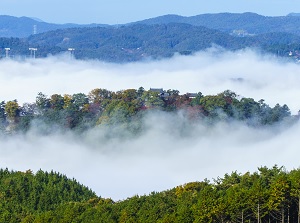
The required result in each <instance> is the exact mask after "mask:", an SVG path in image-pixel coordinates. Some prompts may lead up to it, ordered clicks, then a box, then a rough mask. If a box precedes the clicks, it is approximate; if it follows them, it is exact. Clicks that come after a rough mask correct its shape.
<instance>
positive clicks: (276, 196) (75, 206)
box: [0, 166, 300, 223]
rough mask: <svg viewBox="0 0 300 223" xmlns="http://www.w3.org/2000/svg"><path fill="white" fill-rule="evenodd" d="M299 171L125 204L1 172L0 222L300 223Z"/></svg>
mask: <svg viewBox="0 0 300 223" xmlns="http://www.w3.org/2000/svg"><path fill="white" fill-rule="evenodd" d="M299 172H300V170H299V169H295V170H292V171H290V172H288V171H286V170H284V169H283V168H282V167H281V168H278V167H277V166H274V167H273V168H270V169H269V168H267V167H261V168H259V170H258V171H257V172H254V173H249V172H247V173H245V174H239V173H237V172H232V173H231V174H225V176H224V177H223V178H218V179H217V180H215V182H213V183H210V182H209V181H207V180H204V181H202V182H191V183H187V184H184V185H181V186H178V187H176V188H173V189H170V190H167V191H163V192H159V193H158V192H152V193H150V194H149V195H144V196H134V197H131V198H128V199H126V200H123V201H118V202H114V201H112V200H111V199H103V198H99V197H96V196H95V194H94V193H93V192H91V191H90V190H89V189H88V188H86V187H83V186H82V185H80V184H78V183H77V182H76V181H75V180H69V179H67V178H66V177H65V176H63V175H60V174H58V173H54V172H51V173H47V172H43V171H41V170H40V171H38V172H37V173H36V174H33V173H32V172H31V171H30V170H28V171H26V172H25V173H22V172H13V171H8V170H7V169H5V170H3V169H1V170H0V198H1V199H0V222H141V223H142V222H143V223H144V222H145V223H147V222H149V223H150V222H151V223H152V222H178V223H179V222H180V223H181V222H201V223H207V222H212V223H213V222H258V221H259V222H279V221H280V222H286V221H285V220H284V219H289V222H290V223H296V222H298V213H299V205H298V201H299V194H300V192H299V190H300V187H299V182H300V178H299V177H300V174H299Z"/></svg>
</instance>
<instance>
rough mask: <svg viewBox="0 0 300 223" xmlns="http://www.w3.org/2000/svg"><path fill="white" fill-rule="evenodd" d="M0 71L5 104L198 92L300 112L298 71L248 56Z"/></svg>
mask: <svg viewBox="0 0 300 223" xmlns="http://www.w3.org/2000/svg"><path fill="white" fill-rule="evenodd" d="M0 66H1V70H0V83H1V88H0V100H5V101H9V100H13V99H17V100H18V101H19V102H20V103H24V102H34V101H35V97H36V96H37V93H38V92H43V93H44V94H46V95H52V94H55V93H58V94H73V93H80V92H81V93H86V94H87V93H88V92H89V91H91V90H92V89H94V88H105V89H108V90H113V91H118V90H121V89H128V88H135V89H137V88H139V87H141V86H143V87H144V88H145V89H146V90H148V89H149V88H150V87H153V88H164V89H176V90H179V91H180V93H181V94H184V93H187V92H199V91H200V92H202V93H203V94H204V95H207V94H217V93H220V92H222V91H224V90H227V89H230V90H232V91H235V92H236V93H237V94H239V95H241V96H243V97H252V98H254V99H255V100H260V99H265V101H266V103H267V104H269V105H270V106H272V107H273V106H274V105H275V104H276V103H280V104H281V105H283V104H287V105H288V106H289V107H290V109H291V111H292V113H296V112H297V111H298V110H299V109H300V105H299V102H297V100H294V98H295V97H296V96H297V95H300V88H299V83H300V75H299V74H298V72H299V65H298V64H295V63H292V62H290V63H287V62H280V61H279V60H278V59H276V58H274V57H272V56H261V55H259V54H257V53H255V52H254V51H251V50H244V51H239V52H235V53H232V52H220V51H218V50H216V49H210V50H208V51H205V52H200V53H198V54H196V55H194V56H175V57H173V58H171V59H164V60H160V61H150V62H149V61H148V62H136V63H129V64H109V63H103V62H100V61H77V60H72V61H70V60H69V59H68V58H64V57H50V58H47V59H36V60H27V61H22V62H18V61H11V60H2V61H0Z"/></svg>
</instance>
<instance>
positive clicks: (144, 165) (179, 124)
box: [0, 49, 300, 200]
mask: <svg viewBox="0 0 300 223" xmlns="http://www.w3.org/2000/svg"><path fill="white" fill-rule="evenodd" d="M0 66H1V70H0V85H1V87H0V101H2V100H5V101H9V100H13V99H18V101H19V102H20V103H23V102H34V101H35V97H36V96H37V93H38V92H43V93H44V94H46V95H48V96H49V95H51V94H54V93H59V94H73V93H79V92H82V93H86V94H87V93H88V92H89V91H91V90H92V89H94V88H105V89H108V90H113V91H117V90H121V89H128V88H135V89H137V88H139V87H140V86H143V87H144V88H145V89H146V90H148V89H149V88H150V87H155V88H164V89H177V90H179V91H180V93H181V94H184V93H187V92H199V91H200V92H202V93H203V94H204V95H208V94H217V93H220V92H222V91H224V90H226V89H230V90H232V91H235V92H236V93H237V94H238V95H240V96H241V97H242V96H243V97H252V98H254V99H255V100H260V99H265V102H266V103H267V104H269V105H270V106H274V105H275V104H276V103H280V104H281V105H283V104H287V105H288V106H289V108H290V109H291V111H292V113H293V114H295V113H296V112H297V111H298V110H299V109H300V103H299V100H297V97H298V96H299V95H300V87H299V85H300V84H299V83H300V75H299V68H300V67H299V65H298V64H295V63H287V62H280V61H279V60H278V59H276V58H272V57H271V56H261V55H258V54H256V53H255V52H253V51H251V50H245V51H239V52H236V53H231V52H222V53H220V52H218V51H216V50H215V49H211V50H208V51H205V52H200V53H198V54H197V55H194V56H176V57H174V58H171V59H164V60H161V61H148V62H137V63H129V64H108V63H103V62H100V61H76V60H68V59H66V58H63V57H61V58H58V57H50V58H47V59H36V60H28V61H11V60H1V61H0ZM144 122H145V126H146V128H145V131H144V132H143V133H142V134H141V135H139V136H136V137H135V138H129V139H126V138H119V137H117V134H116V137H112V138H110V139H107V138H106V135H107V134H108V132H109V131H110V130H109V129H103V128H95V129H91V130H89V131H88V132H86V134H83V135H81V136H80V137H78V136H77V135H74V133H72V132H67V133H60V132H53V133H52V134H50V135H41V134H40V133H39V129H38V128H39V126H33V127H32V128H31V130H30V131H29V132H28V133H27V134H26V135H18V136H1V138H0V163H1V165H0V167H2V168H6V167H8V168H9V169H14V170H20V171H25V170H27V169H32V170H33V171H37V170H39V169H42V170H48V171H50V170H55V171H59V172H61V173H63V174H66V175H67V176H68V177H70V178H72V177H74V178H76V179H77V180H78V181H79V182H81V183H83V184H84V185H86V186H89V187H90V188H91V189H93V190H94V191H96V193H97V194H98V195H99V196H102V197H111V198H113V199H115V200H118V199H125V198H126V197H129V196H133V195H135V194H140V195H142V194H148V193H150V192H151V191H161V190H165V189H170V188H172V187H174V186H177V185H180V184H183V183H187V182H190V181H201V180H203V179H204V178H208V179H212V178H217V177H218V176H221V177H222V176H223V175H224V174H225V173H230V172H231V171H235V170H237V171H238V172H241V173H244V172H246V171H255V170H257V167H260V166H264V165H266V166H268V167H272V166H273V165H275V164H277V165H279V166H282V165H283V166H285V167H286V168H287V169H292V168H298V167H299V161H298V157H299V149H298V143H297V142H298V137H299V134H300V124H299V122H296V124H294V125H293V126H288V127H287V126H284V127H282V128H280V127H276V128H260V129H257V128H256V129H255V128H252V127H249V126H246V125H244V124H242V123H218V124H216V125H215V126H214V127H211V126H210V127H209V126H206V125H205V124H203V123H201V122H200V123H190V122H189V120H188V119H186V118H185V116H184V115H183V113H181V112H179V113H178V114H176V115H171V114H165V113H155V114H149V116H146V118H145V119H144ZM187 126H188V127H187ZM122 131H124V130H123V129H120V132H122Z"/></svg>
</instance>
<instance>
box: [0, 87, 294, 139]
mask: <svg viewBox="0 0 300 223" xmlns="http://www.w3.org/2000/svg"><path fill="white" fill-rule="evenodd" d="M154 110H159V111H162V112H167V113H176V112H179V111H180V112H182V115H184V116H186V118H187V120H189V121H191V122H193V123H196V122H197V121H208V123H211V124H214V123H216V122H218V121H232V120H236V121H241V122H245V123H246V124H248V125H250V126H253V127H255V126H263V125H273V124H275V123H280V122H282V121H285V120H290V122H289V123H293V122H294V121H295V120H296V119H295V118H293V117H292V116H291V113H290V110H289V108H288V106H287V105H283V106H280V105H279V104H276V105H275V106H274V108H271V107H270V106H269V105H267V104H266V103H265V102H264V100H260V101H258V102H257V101H255V100H254V99H253V98H241V99H238V97H237V95H236V93H235V92H232V91H230V90H226V91H224V92H222V93H219V94H217V95H203V94H202V93H201V92H199V93H197V94H193V95H192V96H191V94H183V95H180V94H179V91H178V90H172V89H169V90H167V91H161V90H160V89H156V90H155V89H154V90H151V89H150V90H145V89H144V88H142V87H141V88H139V89H137V90H136V89H126V90H121V91H117V92H113V91H109V90H106V89H99V88H96V89H94V90H92V91H91V92H90V93H89V94H88V95H85V94H83V93H77V94H73V95H64V96H62V95H59V94H53V95H51V96H50V97H48V96H46V95H45V94H43V93H42V92H39V93H38V95H37V97H36V102H35V103H24V104H23V106H21V107H20V106H19V105H18V103H17V102H16V101H10V102H7V103H5V102H4V101H3V102H1V106H0V121H1V123H0V124H1V128H0V131H2V132H5V131H10V132H13V131H19V132H22V131H23V132H26V131H27V130H28V129H29V128H30V126H31V124H32V122H36V123H40V124H39V126H40V127H41V128H43V130H41V132H42V133H48V132H51V131H52V130H53V129H60V130H67V129H72V130H74V131H77V132H79V133H81V132H84V131H86V130H88V129H90V128H93V127H96V126H112V127H116V126H119V127H121V128H123V130H124V131H125V130H126V132H131V133H133V134H135V133H138V132H141V130H142V129H143V117H145V114H147V112H148V111H154ZM7 120H10V123H9V125H8V124H7ZM7 125H8V127H7Z"/></svg>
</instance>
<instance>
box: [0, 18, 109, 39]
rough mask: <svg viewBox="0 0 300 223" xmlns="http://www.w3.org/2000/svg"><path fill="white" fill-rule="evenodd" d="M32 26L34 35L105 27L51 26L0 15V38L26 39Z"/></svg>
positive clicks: (27, 19) (30, 32)
mask: <svg viewBox="0 0 300 223" xmlns="http://www.w3.org/2000/svg"><path fill="white" fill-rule="evenodd" d="M34 26H35V27H36V33H43V32H47V31H50V30H56V29H66V28H73V27H95V26H107V25H104V24H88V25H78V24H53V23H46V22H42V21H37V20H36V19H32V18H28V17H20V18H18V17H14V16H7V15H0V37H20V38H22V37H27V36H30V35H32V34H34Z"/></svg>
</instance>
